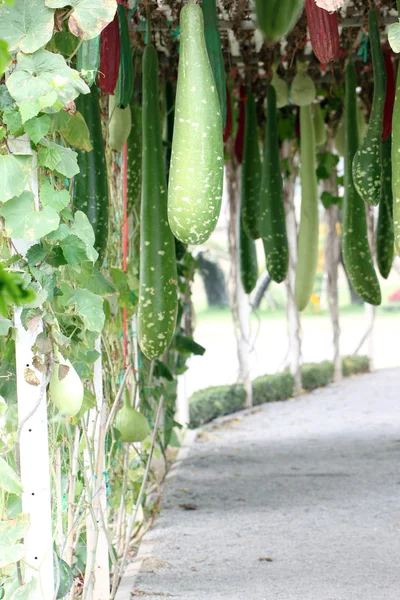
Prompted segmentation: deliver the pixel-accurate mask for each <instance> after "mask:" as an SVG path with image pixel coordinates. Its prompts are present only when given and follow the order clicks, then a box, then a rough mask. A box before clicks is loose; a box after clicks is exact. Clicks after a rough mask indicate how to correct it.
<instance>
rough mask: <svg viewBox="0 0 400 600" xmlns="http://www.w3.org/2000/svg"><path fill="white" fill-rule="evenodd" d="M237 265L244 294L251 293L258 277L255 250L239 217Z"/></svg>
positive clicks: (253, 242) (254, 245) (253, 243)
mask: <svg viewBox="0 0 400 600" xmlns="http://www.w3.org/2000/svg"><path fill="white" fill-rule="evenodd" d="M239 267H240V279H241V282H242V286H243V289H244V291H245V292H246V294H251V292H252V291H253V290H254V288H255V287H256V283H257V279H258V263H257V250H256V244H255V241H254V240H253V239H251V237H249V236H248V235H247V233H246V231H245V229H244V227H243V220H242V219H241V218H239Z"/></svg>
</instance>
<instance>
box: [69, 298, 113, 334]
mask: <svg viewBox="0 0 400 600" xmlns="http://www.w3.org/2000/svg"><path fill="white" fill-rule="evenodd" d="M72 304H74V305H75V306H76V312H77V313H78V314H79V316H80V317H81V318H82V321H83V323H84V325H85V327H86V328H87V329H88V330H89V331H98V332H100V331H101V330H102V329H103V327H104V321H105V315H104V310H103V298H101V297H100V296H96V294H92V292H89V290H84V289H78V290H75V291H74V293H73V295H72V296H71V298H70V299H69V301H68V305H72Z"/></svg>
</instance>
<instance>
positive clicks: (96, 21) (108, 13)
mask: <svg viewBox="0 0 400 600" xmlns="http://www.w3.org/2000/svg"><path fill="white" fill-rule="evenodd" d="M46 6H49V7H50V8H64V7H65V6H72V8H73V9H74V11H73V13H72V15H71V16H70V18H69V21H68V27H69V30H70V31H71V33H73V34H74V35H76V36H78V37H80V38H82V39H83V40H91V39H93V38H95V37H97V36H98V35H99V34H100V33H101V32H102V31H103V29H104V28H105V27H106V26H107V25H108V24H109V23H111V21H112V20H113V19H114V16H115V12H116V10H117V3H116V2H115V0H102V2H101V3H99V2H98V0H46Z"/></svg>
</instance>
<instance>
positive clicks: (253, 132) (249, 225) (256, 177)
mask: <svg viewBox="0 0 400 600" xmlns="http://www.w3.org/2000/svg"><path fill="white" fill-rule="evenodd" d="M260 185H261V157H260V146H259V142H258V129H257V112H256V102H255V100H254V96H253V94H252V93H251V91H249V92H248V94H247V100H246V104H245V119H244V149H243V164H242V185H241V211H242V222H243V227H244V230H245V231H246V233H247V235H248V236H249V237H250V238H251V239H253V240H257V239H258V238H259V237H260V236H261V233H260Z"/></svg>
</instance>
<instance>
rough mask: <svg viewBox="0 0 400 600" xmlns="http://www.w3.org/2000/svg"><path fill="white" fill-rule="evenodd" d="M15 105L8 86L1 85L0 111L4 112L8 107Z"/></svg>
mask: <svg viewBox="0 0 400 600" xmlns="http://www.w3.org/2000/svg"><path fill="white" fill-rule="evenodd" d="M11 104H14V100H13V99H12V98H11V96H10V94H9V92H8V89H7V86H6V85H5V84H4V83H2V84H1V85H0V110H4V109H5V108H7V106H11Z"/></svg>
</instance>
